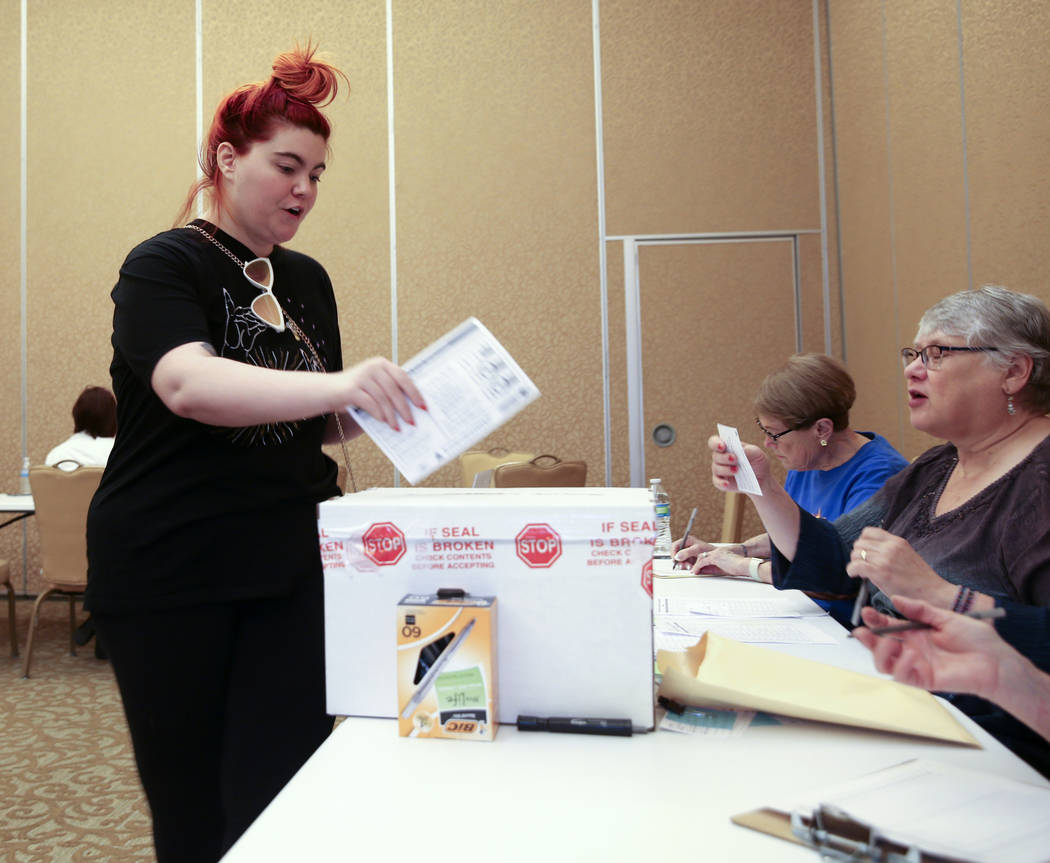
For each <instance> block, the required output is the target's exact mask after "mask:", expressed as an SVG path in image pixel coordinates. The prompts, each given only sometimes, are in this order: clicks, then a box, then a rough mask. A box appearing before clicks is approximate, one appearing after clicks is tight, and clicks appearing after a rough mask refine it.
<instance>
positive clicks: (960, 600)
mask: <svg viewBox="0 0 1050 863" xmlns="http://www.w3.org/2000/svg"><path fill="white" fill-rule="evenodd" d="M975 596H976V594H975V593H974V592H973V591H972V590H970V588H968V587H960V588H959V592H958V593H957V594H956V595H955V602H954V603H952V611H954V612H955V613H956V614H966V612H968V611H969V610H970V606H972V605H973V601H974V597H975Z"/></svg>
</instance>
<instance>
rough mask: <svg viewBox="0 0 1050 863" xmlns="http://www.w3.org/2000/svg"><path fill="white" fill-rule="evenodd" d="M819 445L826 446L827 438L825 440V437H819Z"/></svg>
mask: <svg viewBox="0 0 1050 863" xmlns="http://www.w3.org/2000/svg"><path fill="white" fill-rule="evenodd" d="M820 445H821V446H827V445H828V442H827V440H826V439H825V438H821V439H820Z"/></svg>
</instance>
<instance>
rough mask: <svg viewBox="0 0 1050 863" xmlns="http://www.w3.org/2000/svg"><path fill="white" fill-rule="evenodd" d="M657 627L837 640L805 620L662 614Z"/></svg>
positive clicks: (754, 637)
mask: <svg viewBox="0 0 1050 863" xmlns="http://www.w3.org/2000/svg"><path fill="white" fill-rule="evenodd" d="M653 622H654V624H655V626H656V629H658V630H660V631H661V632H667V633H669V634H672V635H689V636H691V637H693V638H697V637H699V636H701V635H703V634H704V633H705V632H714V633H716V634H718V635H721V636H722V637H723V638H731V639H733V641H740V642H744V643H748V644H834V643H835V639H834V638H832V637H831V636H830V635H825V634H824V633H823V632H821V630H820V629H818V628H817V627H815V626H814V625H813V624H811V623H806V622H805V621H802V620H766V619H755V620H723V619H721V618H710V617H701V616H700V615H697V614H692V615H669V614H661V615H657V616H656V617H654V618H653Z"/></svg>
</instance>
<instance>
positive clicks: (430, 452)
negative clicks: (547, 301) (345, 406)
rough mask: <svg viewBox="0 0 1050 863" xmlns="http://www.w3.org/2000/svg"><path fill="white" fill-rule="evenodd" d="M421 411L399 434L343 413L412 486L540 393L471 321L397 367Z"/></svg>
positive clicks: (357, 413) (356, 412)
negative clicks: (416, 394)
mask: <svg viewBox="0 0 1050 863" xmlns="http://www.w3.org/2000/svg"><path fill="white" fill-rule="evenodd" d="M403 368H404V370H405V371H406V372H408V375H409V377H410V378H412V381H413V382H414V383H415V385H416V386H417V387H419V391H420V392H421V393H422V394H423V399H424V401H426V405H427V410H425V411H419V410H417V411H413V416H412V419H413V421H414V422H415V425H414V426H413V425H409V424H408V423H406V422H400V423H399V425H400V426H401V431H394V430H393V429H392V428H390V426H388V425H387V424H386V423H384V422H381V421H379V420H377V419H374V418H373V417H371V416H369V415H368V414H367V413H366V412H365V411H363V410H361V409H360V408H350V413H351V415H352V416H353V417H354V419H355V420H356V421H357V424H358V425H360V426H361V428H362V430H363V431H364V432H365V434H367V435H368V436H369V437H370V438H372V440H373V441H375V444H376V446H378V447H379V448H380V449H381V450H382V451H383V454H384V455H386V457H387V458H388V459H390V461H392V462H393V463H394V467H396V468H397V469H398V470H399V471H400V472H401V474H402V475H403V476H404V477H405V479H407V480H408V481H409V482H410V483H412V484H413V485H415V484H416V483H417V482H419V481H420V480H421V479H425V478H426V477H427V476H429V475H430V474H432V473H433V472H434V471H435V470H437V469H438V468H439V467H441V466H442V465H444V464H447V463H448V462H450V461H451V460H452V459H454V458H456V456H458V455H459V454H460V453H462V452H465V451H466V450H467V449H468V448H469V447H471V446H473V445H474V444H475V443H477V442H478V441H479V440H481V439H482V438H483V437H485V435H487V434H489V433H490V432H492V431H494V430H495V429H497V428H499V427H500V426H501V425H503V423H505V422H506V421H507V420H509V419H510V418H511V417H512V416H514V415H515V414H516V413H517V412H518V411H520V410H521V409H522V408H523V407H525V406H526V405H527V404H529V403H530V402H532V401H533V400H534V399H536V398H537V397H538V396H539V394H540V391H539V390H538V389H536V385H535V384H534V383H533V382H532V381H531V380H529V377H528V375H526V374H525V372H523V371H522V370H521V368H520V367H519V366H518V364H517V363H516V362H514V359H513V358H512V357H511V355H510V354H508V353H507V351H506V350H505V349H504V347H503V345H501V344H500V343H499V341H497V339H496V337H495V336H494V335H492V333H490V332H489V331H488V330H487V329H486V328H485V326H484V325H483V324H482V323H481V321H479V320H478V319H477V318H467V320H465V321H464V322H463V323H462V324H460V325H459V326H458V327H456V328H455V329H454V330H452V331H451V332H449V333H447V334H445V335H444V336H442V337H441V338H440V339H438V340H437V341H436V342H434V343H433V344H432V345H430V346H429V347H428V348H426V349H425V350H423V351H421V352H420V353H418V354H416V355H415V356H414V357H412V359H410V360H409V361H408V362H407V363H405V365H404V366H403Z"/></svg>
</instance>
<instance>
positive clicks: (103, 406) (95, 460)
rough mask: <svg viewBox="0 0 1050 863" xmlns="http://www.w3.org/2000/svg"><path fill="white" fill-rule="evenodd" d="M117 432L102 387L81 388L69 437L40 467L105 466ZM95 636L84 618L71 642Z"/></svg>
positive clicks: (113, 406) (112, 404) (99, 653)
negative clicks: (45, 465) (82, 389)
mask: <svg viewBox="0 0 1050 863" xmlns="http://www.w3.org/2000/svg"><path fill="white" fill-rule="evenodd" d="M116 433H117V400H116V398H114V396H113V393H112V392H110V391H109V390H108V389H106V388H105V387H85V389H84V391H83V392H82V393H81V394H80V395H79V396H77V400H76V401H75V402H74V403H73V434H72V436H70V437H68V438H66V439H65V440H64V441H62V443H60V444H59V445H58V446H56V447H55V448H54V449H52V450H51V452H49V453H48V454H47V458H45V459H44V464H47V465H53V466H55V467H57V468H59V469H60V470H76V464H73V462H77V463H78V464H81V465H84V466H86V467H105V466H106V462H107V461H108V460H109V453H110V450H112V449H113V439H114V436H115V435H116ZM94 635H95V622H94V621H93V620H92V619H91V617H90V616H88V617H87V618H86V619H85V620H84V622H83V623H81V624H80V626H78V627H77V630H76V633H75V634H74V635H73V640H74V641H76V643H77V644H79V645H82V646H83V645H85V644H87V643H88V642H89V641H90V640H91V639H92V637H93V636H94ZM95 656H96V657H98V658H99V659H105V658H106V651H105V649H104V648H103V647H102V645H101V644H99V642H98V641H97V640H96V641H95Z"/></svg>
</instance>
